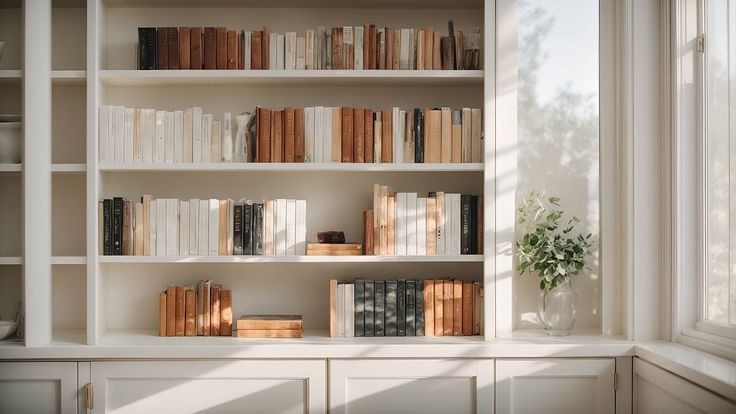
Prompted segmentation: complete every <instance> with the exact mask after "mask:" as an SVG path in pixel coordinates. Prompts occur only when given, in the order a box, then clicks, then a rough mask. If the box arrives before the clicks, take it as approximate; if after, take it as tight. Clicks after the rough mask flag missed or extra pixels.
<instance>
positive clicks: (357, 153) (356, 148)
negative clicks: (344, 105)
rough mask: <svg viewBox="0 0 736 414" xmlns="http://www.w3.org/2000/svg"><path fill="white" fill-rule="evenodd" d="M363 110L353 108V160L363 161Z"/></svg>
mask: <svg viewBox="0 0 736 414" xmlns="http://www.w3.org/2000/svg"><path fill="white" fill-rule="evenodd" d="M364 117H365V111H364V110H363V108H354V109H353V162H359V163H363V162H365V157H364V155H363V150H364V148H363V145H365V142H364V140H365V130H364V129H365V119H364Z"/></svg>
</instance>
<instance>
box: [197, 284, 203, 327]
mask: <svg viewBox="0 0 736 414" xmlns="http://www.w3.org/2000/svg"><path fill="white" fill-rule="evenodd" d="M202 335H204V280H200V281H199V282H197V336H202Z"/></svg>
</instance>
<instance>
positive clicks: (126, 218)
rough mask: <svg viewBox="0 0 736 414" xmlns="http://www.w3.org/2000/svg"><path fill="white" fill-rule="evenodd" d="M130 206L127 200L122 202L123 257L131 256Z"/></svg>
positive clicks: (131, 222)
mask: <svg viewBox="0 0 736 414" xmlns="http://www.w3.org/2000/svg"><path fill="white" fill-rule="evenodd" d="M131 207H132V204H131V202H130V201H129V200H124V201H123V234H122V242H121V244H122V254H123V255H124V256H132V255H133V217H132V214H133V212H132V208H131Z"/></svg>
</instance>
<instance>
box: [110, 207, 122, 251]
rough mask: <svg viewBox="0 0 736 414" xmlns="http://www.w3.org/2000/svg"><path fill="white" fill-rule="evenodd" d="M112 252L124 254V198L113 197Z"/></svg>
mask: <svg viewBox="0 0 736 414" xmlns="http://www.w3.org/2000/svg"><path fill="white" fill-rule="evenodd" d="M111 217H112V222H111V223H112V225H111V228H112V253H111V254H113V255H118V256H119V255H122V254H123V199H122V198H121V197H114V198H113V199H112V215H111Z"/></svg>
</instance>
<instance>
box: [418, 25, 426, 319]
mask: <svg viewBox="0 0 736 414" xmlns="http://www.w3.org/2000/svg"><path fill="white" fill-rule="evenodd" d="M417 70H424V30H422V29H420V30H417ZM425 324H426V322H425Z"/></svg>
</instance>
